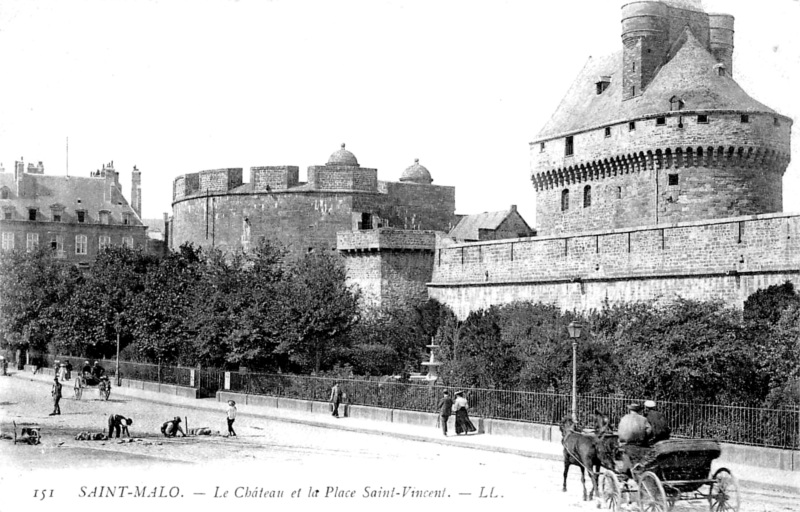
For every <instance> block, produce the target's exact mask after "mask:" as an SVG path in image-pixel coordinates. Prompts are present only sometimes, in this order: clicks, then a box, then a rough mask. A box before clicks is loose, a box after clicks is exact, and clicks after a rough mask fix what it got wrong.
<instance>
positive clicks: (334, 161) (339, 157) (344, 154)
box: [328, 142, 358, 167]
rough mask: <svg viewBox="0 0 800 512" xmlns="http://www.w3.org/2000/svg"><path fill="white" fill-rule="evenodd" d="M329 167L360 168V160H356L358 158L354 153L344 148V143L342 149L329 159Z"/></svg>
mask: <svg viewBox="0 0 800 512" xmlns="http://www.w3.org/2000/svg"><path fill="white" fill-rule="evenodd" d="M328 165H337V166H348V167H358V160H356V156H355V155H354V154H353V153H351V152H349V151H347V150H346V149H345V148H344V142H342V149H340V150H339V151H336V152H335V153H333V154H332V155H331V156H330V158H328Z"/></svg>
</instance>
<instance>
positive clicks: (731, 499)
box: [708, 468, 739, 512]
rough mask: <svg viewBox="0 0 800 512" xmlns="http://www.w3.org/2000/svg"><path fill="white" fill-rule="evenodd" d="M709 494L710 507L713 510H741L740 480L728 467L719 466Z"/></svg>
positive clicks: (720, 511)
mask: <svg viewBox="0 0 800 512" xmlns="http://www.w3.org/2000/svg"><path fill="white" fill-rule="evenodd" d="M713 478H714V480H715V482H714V483H713V484H711V491H710V492H709V494H708V507H709V509H710V510H711V512H727V511H734V512H738V510H739V482H738V481H737V480H736V478H735V477H734V476H733V474H731V472H730V471H729V470H728V469H726V468H719V469H718V470H717V472H716V473H714V476H713Z"/></svg>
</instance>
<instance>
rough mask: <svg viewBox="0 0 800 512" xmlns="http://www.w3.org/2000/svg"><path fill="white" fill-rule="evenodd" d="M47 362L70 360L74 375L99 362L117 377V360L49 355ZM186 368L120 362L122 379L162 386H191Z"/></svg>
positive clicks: (52, 363)
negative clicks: (84, 367) (87, 363)
mask: <svg viewBox="0 0 800 512" xmlns="http://www.w3.org/2000/svg"><path fill="white" fill-rule="evenodd" d="M45 360H46V362H47V365H48V366H54V365H55V362H56V361H64V360H69V361H70V362H71V363H72V373H73V375H74V374H75V372H78V373H80V371H81V370H82V369H83V366H84V364H85V362H86V361H89V363H90V364H94V361H97V362H98V363H99V364H100V366H102V367H103V369H104V370H105V371H106V375H108V376H109V377H116V376H117V361H116V359H91V358H83V357H78V356H61V355H49V354H48V355H47V356H45ZM191 369H192V368H188V367H185V366H169V365H158V364H152V363H136V362H133V361H122V360H120V362H119V375H120V377H121V378H125V379H133V380H142V381H145V382H158V383H160V384H174V385H177V386H189V385H190V384H191V378H190V370H191Z"/></svg>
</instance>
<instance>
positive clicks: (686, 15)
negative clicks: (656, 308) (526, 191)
mask: <svg viewBox="0 0 800 512" xmlns="http://www.w3.org/2000/svg"><path fill="white" fill-rule="evenodd" d="M733 26H734V19H733V17H732V16H729V15H725V14H708V13H706V12H704V11H703V10H702V8H701V7H700V4H699V2H697V1H695V2H691V1H688V0H684V1H678V0H673V1H662V2H655V1H643V2H632V3H629V4H626V5H625V6H623V7H622V44H621V49H620V51H619V52H617V53H615V54H613V55H610V56H607V57H602V58H597V59H590V60H589V62H588V63H587V64H586V66H585V67H584V69H583V70H582V71H581V72H580V74H579V75H578V77H577V78H576V80H575V82H574V83H573V85H572V86H571V88H570V89H569V91H568V93H567V95H566V97H565V98H564V99H563V100H562V102H561V104H560V105H559V106H558V108H557V109H556V112H555V113H554V114H553V116H552V117H551V119H550V121H549V122H548V123H547V124H546V125H545V126H544V127H543V128H542V130H541V131H540V132H539V134H538V136H537V137H536V138H535V139H534V141H533V142H531V144H530V152H531V179H532V182H533V187H534V190H535V191H536V199H537V201H536V208H537V226H536V228H537V232H538V235H540V236H538V237H534V238H524V239H517V240H505V241H499V242H486V243H472V244H455V245H450V246H439V247H437V249H436V254H435V256H434V257H435V264H434V277H433V280H432V282H431V283H430V284H429V293H430V295H431V296H432V297H434V298H437V299H439V300H440V301H442V302H444V303H446V304H448V305H450V306H451V307H452V308H453V309H454V310H455V311H456V313H457V314H458V315H459V316H461V317H465V316H466V315H467V314H468V313H469V312H470V311H473V310H475V309H479V308H485V307H488V306H490V305H492V304H502V303H508V302H512V301H515V300H533V301H543V302H551V303H556V304H559V305H560V306H561V307H562V308H564V309H577V310H587V309H592V308H600V307H602V305H603V304H604V302H606V301H608V302H610V303H612V304H613V303H615V302H627V301H636V300H671V299H674V298H675V297H676V296H678V295H679V296H682V297H686V298H695V299H710V298H720V299H723V300H725V301H726V302H727V303H729V304H731V305H737V306H741V304H742V302H743V300H744V299H746V298H747V296H748V295H749V294H751V293H753V292H754V291H756V290H757V289H759V288H763V287H766V286H768V285H770V284H777V283H782V282H784V281H786V280H792V281H794V282H796V283H797V282H798V281H799V279H798V276H800V217H799V216H798V215H787V214H781V213H779V212H781V210H782V199H781V196H782V177H783V174H784V172H785V170H786V167H787V165H788V163H789V155H790V148H789V141H790V131H791V126H792V120H791V119H789V118H787V117H785V116H783V115H781V114H779V113H777V112H776V111H774V110H772V109H771V108H769V107H767V106H765V105H763V104H761V103H759V102H758V101H756V100H754V99H753V98H751V97H750V96H749V95H748V94H747V93H746V92H745V91H744V90H743V89H742V88H741V87H740V86H739V85H738V84H737V83H736V81H735V80H734V77H733V66H732V57H733V47H734V38H733V33H734V32H733Z"/></svg>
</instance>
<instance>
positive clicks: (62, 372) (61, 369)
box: [58, 361, 67, 380]
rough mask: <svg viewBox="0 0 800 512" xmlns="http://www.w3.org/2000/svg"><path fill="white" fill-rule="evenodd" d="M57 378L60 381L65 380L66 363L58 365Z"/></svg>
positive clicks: (62, 362)
mask: <svg viewBox="0 0 800 512" xmlns="http://www.w3.org/2000/svg"><path fill="white" fill-rule="evenodd" d="M58 378H59V379H61V380H67V362H66V361H61V362H59V364H58Z"/></svg>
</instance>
